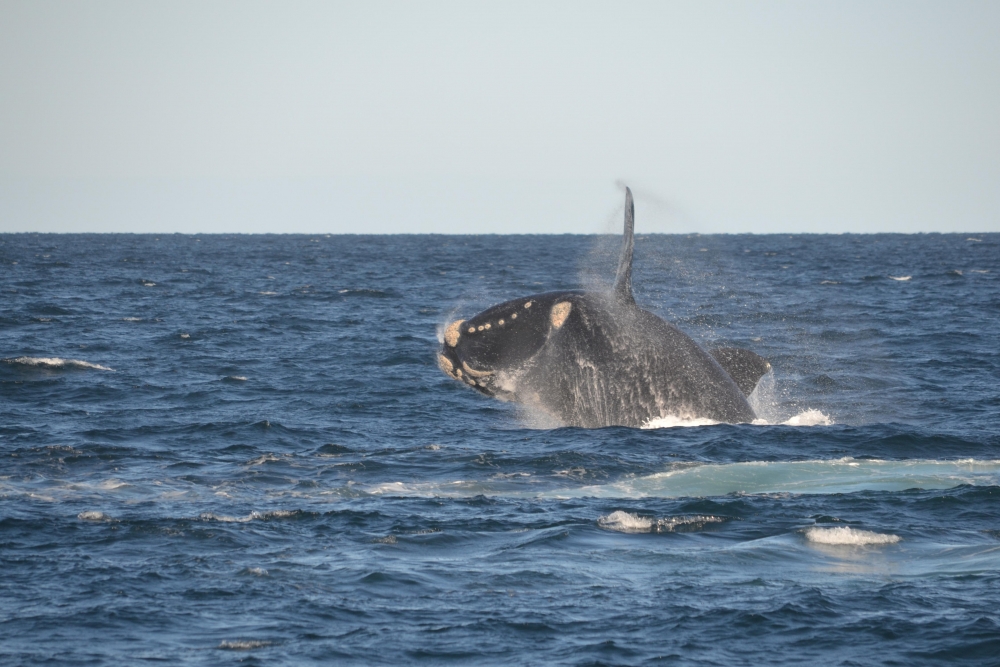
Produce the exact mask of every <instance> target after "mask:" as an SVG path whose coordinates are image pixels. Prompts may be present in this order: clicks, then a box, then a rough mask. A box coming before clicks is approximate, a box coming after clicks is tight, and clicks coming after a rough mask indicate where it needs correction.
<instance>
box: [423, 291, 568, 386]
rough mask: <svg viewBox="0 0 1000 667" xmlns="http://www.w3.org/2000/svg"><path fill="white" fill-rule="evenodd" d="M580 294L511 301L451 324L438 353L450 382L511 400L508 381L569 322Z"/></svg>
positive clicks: (445, 332)
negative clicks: (508, 394)
mask: <svg viewBox="0 0 1000 667" xmlns="http://www.w3.org/2000/svg"><path fill="white" fill-rule="evenodd" d="M578 294H580V293H579V292H547V293H545V294H535V295H532V296H526V297H522V298H520V299H513V300H511V301H505V302H504V303H501V304H498V305H496V306H492V307H490V308H488V309H486V310H484V311H483V312H481V313H479V314H478V315H475V316H474V317H472V318H470V319H467V320H455V321H453V322H450V323H449V324H448V325H447V326H446V327H445V330H444V341H443V343H442V345H441V349H440V350H439V351H438V365H439V366H440V367H441V370H443V371H444V372H445V373H446V374H447V375H448V376H449V377H451V378H453V379H455V380H458V381H459V382H464V383H465V384H468V385H469V386H470V387H473V388H475V389H476V390H477V391H479V392H481V393H484V394H486V395H488V396H495V397H497V398H505V397H506V396H505V394H507V393H509V392H508V390H507V389H505V381H506V380H508V379H509V377H510V374H512V373H515V372H516V371H517V370H518V369H520V368H523V367H524V366H525V365H526V364H528V363H529V362H530V360H531V358H532V357H533V356H534V355H535V354H536V353H537V352H538V351H539V350H540V349H541V348H542V346H543V345H545V341H546V340H548V337H549V335H550V334H551V332H552V331H553V330H554V329H559V328H560V327H562V326H563V324H564V323H565V322H566V320H567V318H568V317H569V315H570V313H571V312H572V309H573V305H572V303H573V301H572V300H573V297H574V296H576V295H578Z"/></svg>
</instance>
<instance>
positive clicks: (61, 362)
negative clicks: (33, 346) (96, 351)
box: [0, 357, 115, 372]
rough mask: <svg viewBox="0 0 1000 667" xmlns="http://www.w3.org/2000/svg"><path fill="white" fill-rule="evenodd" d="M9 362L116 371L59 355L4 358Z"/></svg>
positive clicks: (22, 364)
mask: <svg viewBox="0 0 1000 667" xmlns="http://www.w3.org/2000/svg"><path fill="white" fill-rule="evenodd" d="M0 361H3V362H5V363H8V364H19V365H21V366H43V367H45V368H89V369H93V370H96V371H112V372H113V371H114V370H115V369H113V368H108V367H107V366H101V365H100V364H92V363H90V362H89V361H82V360H80V359H61V358H59V357H16V358H11V359H2V360H0Z"/></svg>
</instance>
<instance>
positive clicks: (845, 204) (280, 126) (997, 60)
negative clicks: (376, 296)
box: [0, 0, 1000, 233]
mask: <svg viewBox="0 0 1000 667" xmlns="http://www.w3.org/2000/svg"><path fill="white" fill-rule="evenodd" d="M619 182H624V183H627V184H629V185H631V186H632V187H633V190H635V192H636V196H637V202H636V209H637V210H636V220H637V222H636V226H637V230H638V231H639V232H758V233H765V232H786V231H794V232H842V231H861V232H867V231H903V232H916V231H1000V2H996V1H992V2H960V1H955V0H949V1H946V2H930V3H926V2H916V1H913V0H908V1H905V2H876V1H872V0H865V1H862V2H845V1H842V0H838V1H836V2H833V1H831V2H825V3H821V2H802V1H796V2H736V1H726V2H719V3H714V2H705V1H701V0H699V1H698V2H685V3H675V2H664V1H662V0H660V1H657V2H649V3H646V2H606V3H605V2H590V3H588V2H548V3H541V2H527V3H516V2H511V1H509V0H504V1H503V2H495V3H477V2H455V3H444V2H424V3H417V2H407V3H381V2H372V1H365V2H351V3H337V2H288V1H282V2H268V3H260V2H248V1H246V0H239V1H237V2H204V1H198V2H177V1H171V2H147V1H142V2H135V1H132V0H129V1H126V2H76V1H74V2H45V1H41V0H29V1H25V2H10V1H7V0H0V231H134V232H148V231H155V232H168V231H183V232H310V233H316V232H332V233H338V232H444V233H462V232H496V233H513V232H580V233H592V232H601V231H610V229H611V228H612V223H611V220H612V218H613V216H615V215H616V209H620V206H621V201H620V200H621V190H620V186H619V185H618V183H619ZM614 225H615V226H616V225H617V223H614Z"/></svg>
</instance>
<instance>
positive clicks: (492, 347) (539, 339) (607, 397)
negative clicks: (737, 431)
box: [438, 188, 771, 428]
mask: <svg viewBox="0 0 1000 667" xmlns="http://www.w3.org/2000/svg"><path fill="white" fill-rule="evenodd" d="M634 218H635V210H634V206H633V204H632V192H631V190H629V189H628V188H626V189H625V233H624V239H623V241H622V249H621V255H620V258H619V261H618V271H617V273H616V276H615V282H614V288H613V289H612V290H611V291H610V292H609V293H602V292H584V291H578V290H573V291H563V292H545V293H543V294H534V295H531V296H526V297H521V298H519V299H513V300H511V301H506V302H504V303H501V304H499V305H496V306H493V307H491V308H488V309H487V310H484V311H483V312H481V313H479V314H478V315H476V316H474V317H472V318H470V319H468V320H456V321H454V322H451V323H449V324H448V325H447V326H446V327H445V329H444V341H443V343H442V346H441V349H440V351H439V353H438V365H439V366H440V367H441V370H443V371H444V372H445V373H446V374H447V375H448V376H449V377H451V378H453V379H455V380H459V381H461V382H464V383H465V384H467V385H469V386H470V387H473V388H475V389H476V390H477V391H479V392H480V393H483V394H485V395H487V396H492V397H495V398H499V399H501V400H509V401H516V402H518V403H522V404H525V405H527V406H530V407H533V408H536V409H540V410H542V411H543V412H544V413H546V414H548V415H549V416H550V417H552V418H554V419H555V420H557V421H558V422H560V423H562V424H564V425H566V426H582V427H586V428H599V427H603V426H632V427H639V426H642V425H644V424H646V423H647V422H649V421H650V420H652V419H656V418H660V417H676V418H680V419H710V420H713V421H718V422H729V423H738V422H750V421H753V420H754V418H755V415H754V411H753V409H752V408H751V407H750V404H749V403H748V402H747V396H749V395H750V393H751V392H752V391H753V390H754V388H755V387H756V386H757V382H758V381H759V380H760V378H761V377H762V376H763V375H764V374H765V373H766V372H767V371H768V370H769V369H770V367H771V365H770V364H769V363H768V362H767V361H765V360H764V359H762V358H761V357H760V356H758V355H757V354H755V353H753V352H751V351H750V350H743V349H738V348H722V349H716V350H711V351H706V350H705V349H703V348H702V347H701V346H699V345H698V344H697V343H696V342H695V341H694V340H692V339H691V338H690V337H689V336H688V335H687V334H685V333H683V332H682V331H681V330H680V329H678V328H677V327H675V326H674V325H672V324H670V323H668V322H666V321H664V320H663V319H661V318H659V317H657V316H656V315H654V314H653V313H651V312H649V311H647V310H643V309H642V308H639V307H638V306H637V305H636V303H635V298H634V297H633V296H632V251H633V247H634V237H633V229H634Z"/></svg>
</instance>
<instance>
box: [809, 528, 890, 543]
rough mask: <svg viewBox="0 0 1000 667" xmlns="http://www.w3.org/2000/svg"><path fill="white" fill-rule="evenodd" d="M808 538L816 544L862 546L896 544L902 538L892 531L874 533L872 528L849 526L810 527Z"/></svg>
mask: <svg viewBox="0 0 1000 667" xmlns="http://www.w3.org/2000/svg"><path fill="white" fill-rule="evenodd" d="M806 539H807V540H809V541H810V542H815V543H816V544H837V545H849V546H861V545H869V544H895V543H896V542H899V541H900V540H901V539H902V538H901V537H900V536H899V535H892V534H891V533H873V532H872V531H870V530H860V529H858V528H850V527H848V526H837V527H834V528H809V529H808V530H806Z"/></svg>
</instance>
